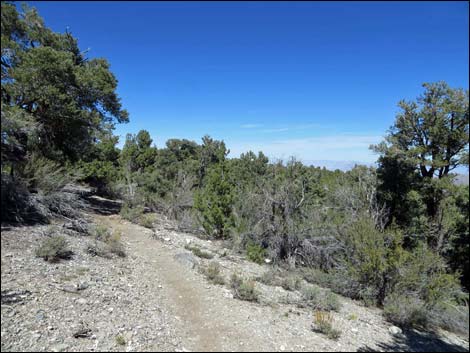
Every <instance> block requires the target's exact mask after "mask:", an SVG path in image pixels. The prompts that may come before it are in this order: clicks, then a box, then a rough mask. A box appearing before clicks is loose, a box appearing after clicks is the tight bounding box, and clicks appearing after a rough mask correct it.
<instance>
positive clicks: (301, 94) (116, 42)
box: [28, 1, 469, 162]
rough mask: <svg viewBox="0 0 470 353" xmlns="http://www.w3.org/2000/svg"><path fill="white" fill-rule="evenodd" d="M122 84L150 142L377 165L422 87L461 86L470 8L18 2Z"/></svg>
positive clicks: (128, 127)
mask: <svg viewBox="0 0 470 353" xmlns="http://www.w3.org/2000/svg"><path fill="white" fill-rule="evenodd" d="M28 3H29V4H31V5H33V6H35V7H36V8H37V9H38V10H39V12H40V14H41V15H42V16H43V17H44V19H45V21H46V24H47V25H48V26H50V27H52V28H53V29H54V30H55V31H60V32H63V31H65V29H66V28H67V27H69V28H70V30H71V32H72V33H73V34H74V35H75V36H76V37H78V39H79V44H80V47H81V48H82V49H87V48H90V51H89V56H90V57H105V58H107V59H108V60H109V62H110V63H111V69H112V71H113V72H114V74H115V75H116V77H117V78H118V80H119V87H118V93H119V95H120V96H121V97H122V103H123V106H124V107H125V108H126V109H127V110H128V111H129V113H130V123H129V124H125V125H118V126H117V128H116V133H117V134H119V135H121V136H125V134H126V133H127V132H131V133H136V132H138V131H139V130H140V129H147V130H148V131H149V132H150V133H151V135H152V137H153V139H154V142H155V143H156V145H157V146H158V147H161V146H163V145H164V143H165V141H166V140H167V139H169V138H188V139H192V140H195V141H198V142H200V138H201V137H202V136H203V135H204V134H209V135H211V136H212V137H214V138H217V139H223V140H224V141H225V142H226V144H227V145H228V147H229V148H230V149H231V151H232V155H234V156H236V155H238V154H239V153H240V152H243V151H247V150H249V149H252V150H255V151H258V150H263V151H264V152H265V153H267V154H268V155H269V156H271V157H277V158H286V157H288V156H290V155H294V156H296V157H298V158H300V159H302V160H303V161H305V162H309V161H316V160H333V161H350V160H354V161H361V162H373V161H374V160H375V159H376V156H375V155H374V154H372V152H370V151H369V150H368V146H369V144H371V143H376V142H379V141H380V140H381V139H382V137H383V135H384V134H385V132H386V130H387V129H388V128H389V127H390V125H392V123H393V121H394V117H395V114H396V113H397V112H398V109H397V106H396V104H397V102H398V101H399V100H400V99H402V98H405V99H415V98H416V96H418V95H419V94H421V92H422V87H421V84H422V83H423V82H432V81H438V80H445V81H447V82H448V83H449V84H450V85H451V86H453V87H465V88H468V76H469V72H468V71H469V69H468V68H469V54H468V52H469V38H468V26H469V23H468V22H469V20H468V10H469V9H468V3H467V2H451V1H443V2H389V3H385V2H238V3H236V2H137V1H132V2H70V1H67V2H28Z"/></svg>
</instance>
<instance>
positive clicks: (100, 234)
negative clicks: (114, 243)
mask: <svg viewBox="0 0 470 353" xmlns="http://www.w3.org/2000/svg"><path fill="white" fill-rule="evenodd" d="M94 236H95V239H97V240H100V241H103V242H106V241H107V239H108V238H109V236H110V233H109V229H108V228H107V227H106V226H103V225H101V224H98V225H97V226H96V227H95V229H94Z"/></svg>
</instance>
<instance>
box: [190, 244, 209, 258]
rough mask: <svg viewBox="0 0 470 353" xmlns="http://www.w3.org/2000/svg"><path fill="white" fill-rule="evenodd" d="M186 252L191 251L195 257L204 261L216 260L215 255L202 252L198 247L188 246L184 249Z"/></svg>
mask: <svg viewBox="0 0 470 353" xmlns="http://www.w3.org/2000/svg"><path fill="white" fill-rule="evenodd" d="M184 248H185V249H186V250H189V251H191V252H192V253H193V254H194V255H196V256H197V257H201V258H203V259H212V258H214V255H212V254H211V253H209V252H206V251H203V250H201V249H200V248H198V247H197V246H191V245H186V246H185V247H184Z"/></svg>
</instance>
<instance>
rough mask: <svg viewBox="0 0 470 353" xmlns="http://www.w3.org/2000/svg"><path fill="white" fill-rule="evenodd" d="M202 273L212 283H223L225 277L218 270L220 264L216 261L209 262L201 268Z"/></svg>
mask: <svg viewBox="0 0 470 353" xmlns="http://www.w3.org/2000/svg"><path fill="white" fill-rule="evenodd" d="M203 273H204V274H205V275H206V278H207V279H208V280H209V281H210V282H212V283H214V284H225V279H224V277H223V276H222V274H221V272H220V265H219V264H218V263H217V262H211V263H210V264H209V265H208V266H207V267H206V268H205V269H204V270H203Z"/></svg>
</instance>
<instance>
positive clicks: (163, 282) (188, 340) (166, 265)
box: [97, 216, 270, 351]
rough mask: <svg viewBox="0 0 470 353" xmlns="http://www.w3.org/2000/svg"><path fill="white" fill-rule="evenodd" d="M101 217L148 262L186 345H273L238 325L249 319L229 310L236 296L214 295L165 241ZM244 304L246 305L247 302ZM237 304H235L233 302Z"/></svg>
mask: <svg viewBox="0 0 470 353" xmlns="http://www.w3.org/2000/svg"><path fill="white" fill-rule="evenodd" d="M97 218H98V221H99V222H100V223H102V224H106V225H108V226H109V227H111V228H113V229H115V230H118V231H120V232H121V233H122V234H123V241H124V242H126V243H127V245H128V247H129V248H128V250H127V251H128V253H129V254H130V255H132V256H135V257H137V258H140V261H143V262H145V263H147V264H148V267H147V266H146V267H143V268H148V271H145V272H142V273H141V280H142V281H144V282H145V283H147V286H148V287H149V288H148V289H149V292H150V293H151V292H152V291H162V292H163V297H164V298H165V300H166V301H167V302H166V303H164V304H165V305H167V307H168V309H169V310H170V311H172V312H173V313H174V316H175V324H176V325H177V326H179V327H177V328H178V329H179V330H180V332H181V333H182V341H183V346H184V348H185V349H189V350H191V351H259V350H260V349H263V348H264V349H269V348H268V347H269V346H270V345H269V344H268V342H260V340H259V339H258V338H257V337H253V334H252V332H248V331H245V330H243V328H242V327H235V325H234V321H235V322H236V321H237V319H238V320H239V321H238V322H240V320H243V319H246V318H243V317H240V316H239V315H238V314H237V313H236V312H234V311H233V310H232V312H231V313H230V314H231V317H223V316H220V315H219V314H218V313H222V312H226V311H227V307H228V305H227V304H228V301H231V303H230V304H233V302H234V301H233V299H228V298H224V297H223V296H217V297H216V296H214V295H213V293H212V292H211V291H210V288H209V287H208V286H207V285H205V283H203V282H201V280H200V279H198V278H197V277H196V274H195V273H194V272H193V271H190V270H188V268H185V267H184V266H183V265H182V264H180V263H179V262H178V261H176V260H175V259H174V253H173V252H172V251H170V250H169V249H168V248H165V246H164V244H162V243H161V242H159V241H156V240H155V239H152V238H151V237H150V235H149V233H146V232H144V229H143V228H142V227H140V226H137V225H134V224H131V223H128V222H122V221H119V218H116V217H104V216H97ZM243 305H246V303H245V304H243ZM232 306H233V305H232Z"/></svg>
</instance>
